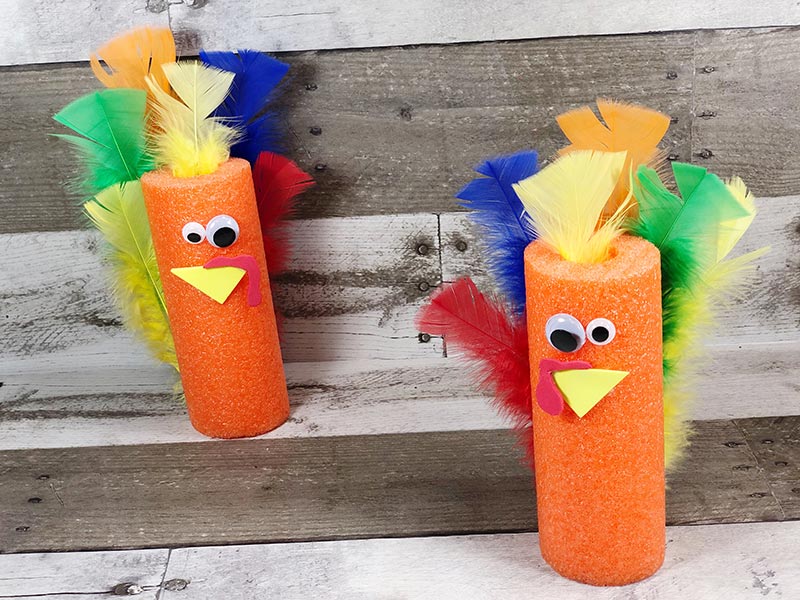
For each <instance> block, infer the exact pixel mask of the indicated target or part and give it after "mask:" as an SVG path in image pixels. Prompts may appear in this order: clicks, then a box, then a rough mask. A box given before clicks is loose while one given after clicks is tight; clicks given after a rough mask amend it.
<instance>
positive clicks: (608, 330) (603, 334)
mask: <svg viewBox="0 0 800 600" xmlns="http://www.w3.org/2000/svg"><path fill="white" fill-rule="evenodd" d="M615 335H617V328H616V327H614V324H613V323H612V322H611V321H609V320H608V319H593V320H592V321H591V322H590V323H589V324H588V325H587V326H586V336H587V337H588V338H589V341H590V342H592V343H593V344H594V345H596V346H605V345H606V344H610V343H611V340H613V339H614V336H615Z"/></svg>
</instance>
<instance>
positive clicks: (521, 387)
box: [417, 278, 533, 457]
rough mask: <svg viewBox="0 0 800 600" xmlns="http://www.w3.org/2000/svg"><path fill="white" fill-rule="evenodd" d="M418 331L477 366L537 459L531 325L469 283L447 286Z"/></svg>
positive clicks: (425, 310) (481, 382)
mask: <svg viewBox="0 0 800 600" xmlns="http://www.w3.org/2000/svg"><path fill="white" fill-rule="evenodd" d="M417 327H418V328H419V330H420V331H424V332H427V333H430V334H433V335H442V336H444V339H445V343H446V344H447V345H448V346H450V345H452V346H454V347H457V348H459V349H460V350H461V351H463V352H464V354H465V356H466V358H467V360H469V361H470V362H471V363H474V364H475V365H476V367H477V368H476V369H474V370H473V371H472V377H473V378H474V381H475V383H476V384H477V386H478V387H479V388H480V389H481V390H482V391H484V392H486V393H488V394H491V395H493V397H494V401H493V403H494V406H495V408H497V409H498V410H499V411H500V412H501V413H502V414H503V415H505V416H506V417H507V418H509V419H510V420H511V421H512V422H513V424H514V427H515V429H516V430H517V431H518V433H519V434H520V440H521V442H522V444H523V445H524V447H525V448H526V449H527V451H528V455H529V457H531V456H532V450H533V436H532V434H531V412H532V409H531V380H530V369H529V366H528V332H527V328H526V325H525V320H524V319H523V318H520V317H515V316H513V315H511V314H509V313H508V312H507V311H506V309H505V308H504V307H503V305H502V304H500V303H497V302H492V301H490V300H489V299H487V298H486V297H485V296H484V295H483V294H481V293H480V291H478V288H477V287H476V286H475V283H473V281H472V280H471V279H469V278H464V279H459V280H458V281H456V282H454V283H452V284H445V285H443V286H442V287H441V288H440V289H439V290H437V291H436V292H435V293H434V294H433V295H432V296H431V299H430V303H429V304H428V305H426V306H423V307H422V309H421V310H420V311H419V313H418V314H417Z"/></svg>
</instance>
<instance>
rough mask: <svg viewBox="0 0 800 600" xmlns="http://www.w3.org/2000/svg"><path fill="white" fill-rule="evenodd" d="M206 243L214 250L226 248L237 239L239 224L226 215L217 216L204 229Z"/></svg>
mask: <svg viewBox="0 0 800 600" xmlns="http://www.w3.org/2000/svg"><path fill="white" fill-rule="evenodd" d="M206 231H207V235H208V242H209V243H210V244H211V245H212V246H214V247H215V248H227V247H228V246H230V245H231V244H233V243H234V242H235V241H236V240H237V239H239V224H238V223H237V222H236V219H234V218H233V217H229V216H228V215H217V216H216V217H214V218H213V219H211V220H210V221H209V222H208V227H207V228H206Z"/></svg>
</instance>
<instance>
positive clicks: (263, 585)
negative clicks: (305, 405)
mask: <svg viewBox="0 0 800 600" xmlns="http://www.w3.org/2000/svg"><path fill="white" fill-rule="evenodd" d="M798 535H800V523H798V522H786V523H735V524H727V525H713V526H710V525H699V526H692V527H680V526H673V527H669V528H668V529H667V548H666V558H665V561H664V566H663V567H662V568H661V569H660V570H659V571H658V572H657V573H656V574H655V575H654V576H653V577H651V578H649V579H647V580H646V581H643V582H640V583H637V584H634V585H631V586H627V587H625V588H622V589H620V588H593V589H592V598H596V599H598V600H623V599H624V598H631V597H637V598H639V597H642V598H662V597H673V596H677V595H680V596H686V597H691V598H696V597H701V598H712V597H718V596H719V595H720V594H722V595H724V596H725V597H729V598H737V599H739V598H754V599H756V598H762V597H763V596H765V595H769V594H774V595H775V596H778V597H781V596H782V597H786V596H788V595H791V594H794V593H796V592H797V591H798V590H800V571H799V570H798V563H797V561H796V560H794V554H795V553H794V548H795V540H796V539H797V536H798ZM153 555H156V556H157V557H158V558H159V559H160V558H161V557H162V556H163V555H166V551H165V550H127V551H108V552H69V553H46V554H11V555H8V554H7V555H0V572H3V573H6V572H7V573H9V574H10V576H8V577H5V578H3V579H0V594H3V596H2V597H4V598H21V597H30V594H28V595H27V596H26V595H25V594H24V593H25V592H28V591H31V590H35V591H36V592H37V596H36V597H37V598H39V597H42V598H45V599H47V600H67V598H75V597H77V598H80V599H85V600H90V599H91V600H93V599H95V598H97V599H100V598H107V597H108V592H103V593H102V594H94V593H91V592H86V591H85V590H86V589H87V587H86V586H85V584H83V582H84V581H85V580H87V579H91V580H95V579H98V578H101V579H102V581H103V583H104V584H106V585H107V582H108V581H114V580H115V579H118V580H123V579H124V580H125V581H126V582H129V583H131V584H133V585H138V586H139V587H141V588H143V589H144V592H143V593H145V595H144V596H142V597H143V598H153V595H152V594H153V593H154V591H155V590H156V589H158V588H154V587H151V584H150V583H149V580H145V581H147V582H146V583H145V581H143V580H142V579H140V578H139V577H137V576H135V575H134V576H131V575H129V573H130V571H126V570H124V569H121V568H120V566H121V565H124V564H129V563H131V562H133V561H136V560H137V559H138V560H148V559H150V556H153ZM421 556H423V557H425V560H420V557H421ZM164 562H166V561H164ZM158 566H159V567H161V564H159V565H158ZM161 568H162V570H163V567H161ZM96 570H100V573H98V572H97V571H96ZM103 571H110V572H109V573H108V574H106V573H104V572H103ZM98 576H99V577H98ZM32 580H33V581H34V583H32ZM142 584H144V585H142ZM117 585H119V584H117ZM115 587H116V586H115ZM158 587H160V588H161V596H160V598H162V599H164V600H166V599H168V598H186V597H191V598H192V599H193V600H218V599H219V598H225V599H226V600H238V599H242V600H243V599H245V598H247V599H249V598H253V597H256V596H258V597H270V598H281V599H282V600H294V599H298V600H305V599H306V598H310V597H315V598H316V597H323V596H324V597H325V598H332V599H342V600H360V599H365V600H366V599H372V598H376V597H392V598H404V599H409V600H411V599H415V598H420V599H422V598H431V597H436V598H441V599H443V600H447V599H453V600H455V599H458V598H470V599H475V600H480V599H483V598H486V599H490V598H491V599H494V598H498V597H502V598H505V599H508V600H514V599H516V598H519V599H527V598H530V595H531V589H536V598H540V599H542V600H548V599H551V598H552V599H554V600H555V599H559V600H562V599H563V600H570V599H575V600H578V599H584V598H586V593H587V588H586V586H584V585H581V584H578V583H574V582H571V581H568V580H566V579H563V578H562V577H559V576H558V575H557V574H555V573H554V572H553V571H552V570H551V569H550V567H549V566H548V565H547V564H546V563H545V562H544V560H543V559H542V558H541V555H540V553H539V551H538V535H537V534H535V533H507V534H484V535H453V536H442V537H424V538H398V539H392V538H388V539H367V540H343V541H335V542H294V543H274V544H250V545H246V546H199V547H192V548H176V549H174V550H172V551H171V552H170V554H169V561H168V566H167V568H166V572H165V573H164V581H163V583H162V584H161V585H160V586H158ZM65 588H66V589H69V590H70V591H69V592H67V594H66V595H62V594H60V593H59V590H64V589H65ZM112 589H113V588H112ZM134 589H136V588H134ZM76 590H81V591H76ZM135 595H139V594H135ZM719 597H721V596H719Z"/></svg>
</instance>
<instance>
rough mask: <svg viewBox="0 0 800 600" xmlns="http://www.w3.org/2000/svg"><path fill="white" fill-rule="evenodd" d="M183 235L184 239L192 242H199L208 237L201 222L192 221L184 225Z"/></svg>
mask: <svg viewBox="0 0 800 600" xmlns="http://www.w3.org/2000/svg"><path fill="white" fill-rule="evenodd" d="M181 235H182V236H183V239H185V240H186V241H187V242H189V243H190V244H199V243H200V242H202V241H203V240H204V239H206V228H205V227H203V226H202V225H200V223H195V222H194V221H191V222H189V223H187V224H186V225H184V226H183V230H181Z"/></svg>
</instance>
